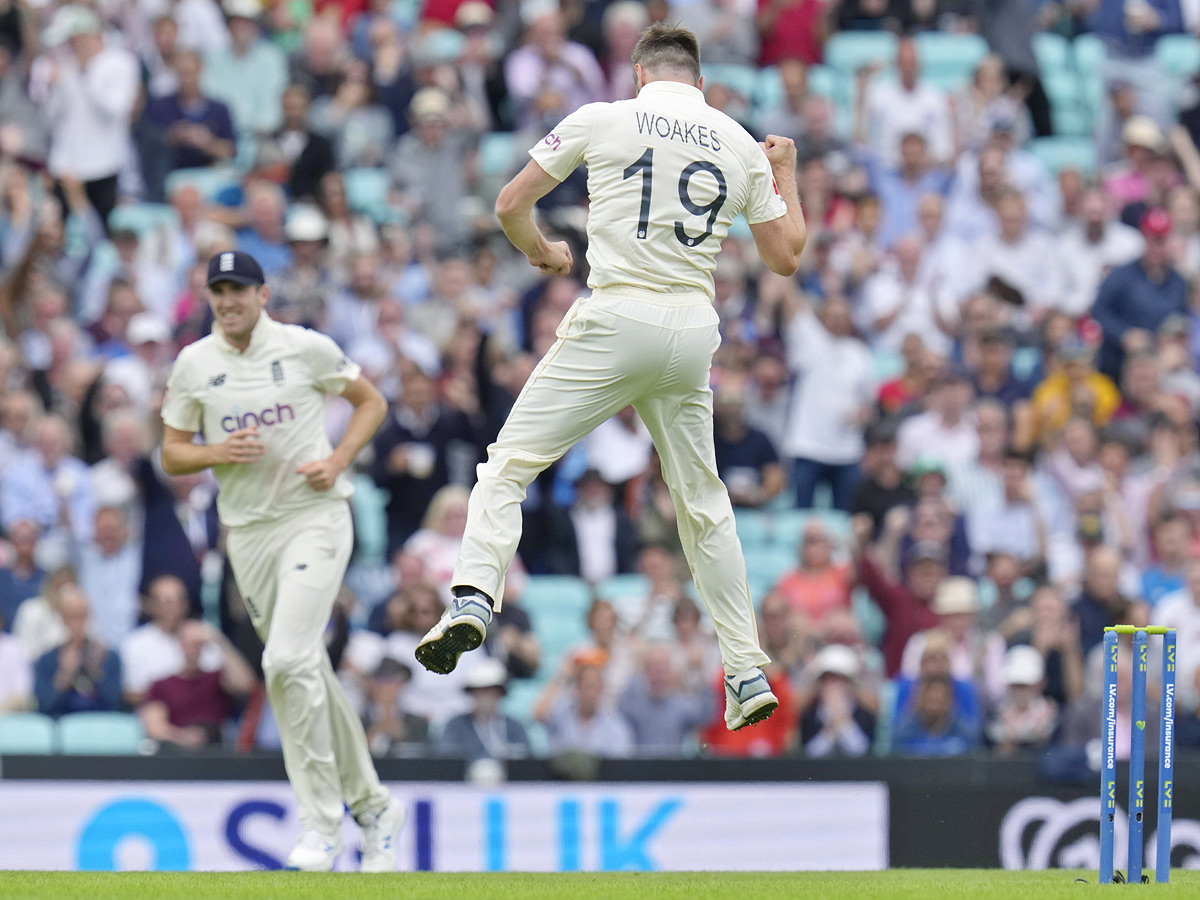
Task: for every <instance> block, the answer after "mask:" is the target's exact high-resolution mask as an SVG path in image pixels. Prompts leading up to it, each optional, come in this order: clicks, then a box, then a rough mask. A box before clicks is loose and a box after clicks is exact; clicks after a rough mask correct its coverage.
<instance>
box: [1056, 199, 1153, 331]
mask: <svg viewBox="0 0 1200 900" xmlns="http://www.w3.org/2000/svg"><path fill="white" fill-rule="evenodd" d="M1109 208H1110V207H1109V202H1108V200H1107V198H1106V197H1105V196H1104V194H1103V192H1102V191H1101V190H1100V189H1099V188H1090V189H1089V190H1088V191H1086V192H1085V193H1084V195H1083V198H1082V199H1081V201H1080V205H1079V221H1077V222H1075V223H1073V224H1072V225H1071V226H1070V227H1069V228H1068V229H1067V231H1066V233H1065V234H1064V235H1063V236H1062V237H1061V238H1060V240H1059V244H1058V256H1059V262H1060V265H1061V266H1062V274H1063V281H1064V283H1063V290H1062V294H1061V297H1060V298H1059V300H1058V302H1057V303H1055V304H1054V308H1055V309H1057V310H1059V311H1061V312H1064V313H1066V314H1067V315H1068V316H1071V317H1072V318H1078V317H1079V316H1082V315H1085V314H1086V313H1087V312H1088V311H1089V310H1090V309H1091V308H1092V304H1093V303H1095V302H1096V293H1097V291H1099V289H1100V282H1101V281H1102V280H1103V278H1104V276H1105V274H1106V273H1107V272H1108V271H1109V270H1111V269H1114V268H1116V267H1117V266H1123V265H1126V264H1127V263H1131V262H1133V261H1134V260H1135V259H1137V258H1138V257H1140V256H1141V255H1142V253H1143V251H1144V250H1145V246H1146V242H1145V240H1144V239H1143V238H1142V235H1141V232H1140V231H1138V230H1137V229H1136V228H1131V227H1130V226H1129V225H1126V224H1125V223H1124V222H1120V221H1117V220H1115V219H1114V218H1113V216H1112V215H1111V214H1110V212H1109Z"/></svg>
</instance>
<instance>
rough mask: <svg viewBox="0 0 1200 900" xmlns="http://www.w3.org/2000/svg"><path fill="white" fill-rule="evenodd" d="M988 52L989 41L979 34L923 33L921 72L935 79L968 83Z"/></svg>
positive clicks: (919, 37)
mask: <svg viewBox="0 0 1200 900" xmlns="http://www.w3.org/2000/svg"><path fill="white" fill-rule="evenodd" d="M987 52H988V45H987V41H985V40H984V39H983V38H982V37H980V36H979V35H977V34H951V33H949V32H944V31H923V32H921V33H920V34H918V35H917V53H918V54H919V55H920V57H921V72H922V74H923V75H924V76H925V77H927V78H931V79H948V80H951V81H953V80H957V81H958V82H959V83H960V84H965V83H966V82H968V81H970V80H971V77H972V76H973V75H974V74H975V67H976V66H978V65H979V62H980V60H982V59H983V58H984V57H985V56H987Z"/></svg>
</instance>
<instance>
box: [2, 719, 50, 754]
mask: <svg viewBox="0 0 1200 900" xmlns="http://www.w3.org/2000/svg"><path fill="white" fill-rule="evenodd" d="M55 743H56V742H55V740H54V720H53V719H51V718H50V717H49V716H43V715H42V714H41V713H31V712H14V713H5V714H4V715H0V754H5V753H28V754H41V753H53V752H54V749H55Z"/></svg>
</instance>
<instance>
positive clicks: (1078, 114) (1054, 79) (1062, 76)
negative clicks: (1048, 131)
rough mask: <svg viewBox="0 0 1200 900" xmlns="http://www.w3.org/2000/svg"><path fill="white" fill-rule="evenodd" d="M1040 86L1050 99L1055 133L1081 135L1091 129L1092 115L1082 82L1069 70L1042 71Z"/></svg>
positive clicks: (1070, 135)
mask: <svg viewBox="0 0 1200 900" xmlns="http://www.w3.org/2000/svg"><path fill="white" fill-rule="evenodd" d="M1041 77H1042V87H1044V88H1045V89H1046V96H1047V97H1048V98H1049V99H1050V113H1051V116H1052V118H1053V121H1054V131H1055V133H1056V134H1057V135H1060V136H1068V137H1082V136H1083V135H1086V134H1089V133H1090V131H1091V125H1092V121H1091V119H1092V117H1091V112H1090V109H1089V105H1088V103H1087V100H1086V96H1085V94H1084V91H1083V87H1082V84H1081V83H1080V79H1079V78H1078V76H1077V75H1076V74H1075V73H1074V72H1072V71H1069V70H1064V71H1059V72H1043V73H1042V76H1041Z"/></svg>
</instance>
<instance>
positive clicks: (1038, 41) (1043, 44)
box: [1033, 31, 1075, 76]
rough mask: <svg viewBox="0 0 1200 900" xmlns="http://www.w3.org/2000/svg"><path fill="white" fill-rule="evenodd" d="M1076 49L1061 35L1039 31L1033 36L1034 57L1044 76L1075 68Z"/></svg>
mask: <svg viewBox="0 0 1200 900" xmlns="http://www.w3.org/2000/svg"><path fill="white" fill-rule="evenodd" d="M1073 51H1074V48H1073V47H1072V46H1071V44H1070V43H1069V42H1068V41H1067V39H1066V38H1065V37H1063V36H1062V35H1061V34H1053V33H1052V32H1049V31H1039V32H1038V33H1037V34H1035V35H1034V36H1033V55H1034V57H1036V59H1037V64H1038V69H1039V70H1040V72H1041V74H1042V75H1043V76H1045V75H1048V74H1050V73H1051V72H1067V71H1070V70H1072V69H1073V68H1075V59H1074V52H1073Z"/></svg>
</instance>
